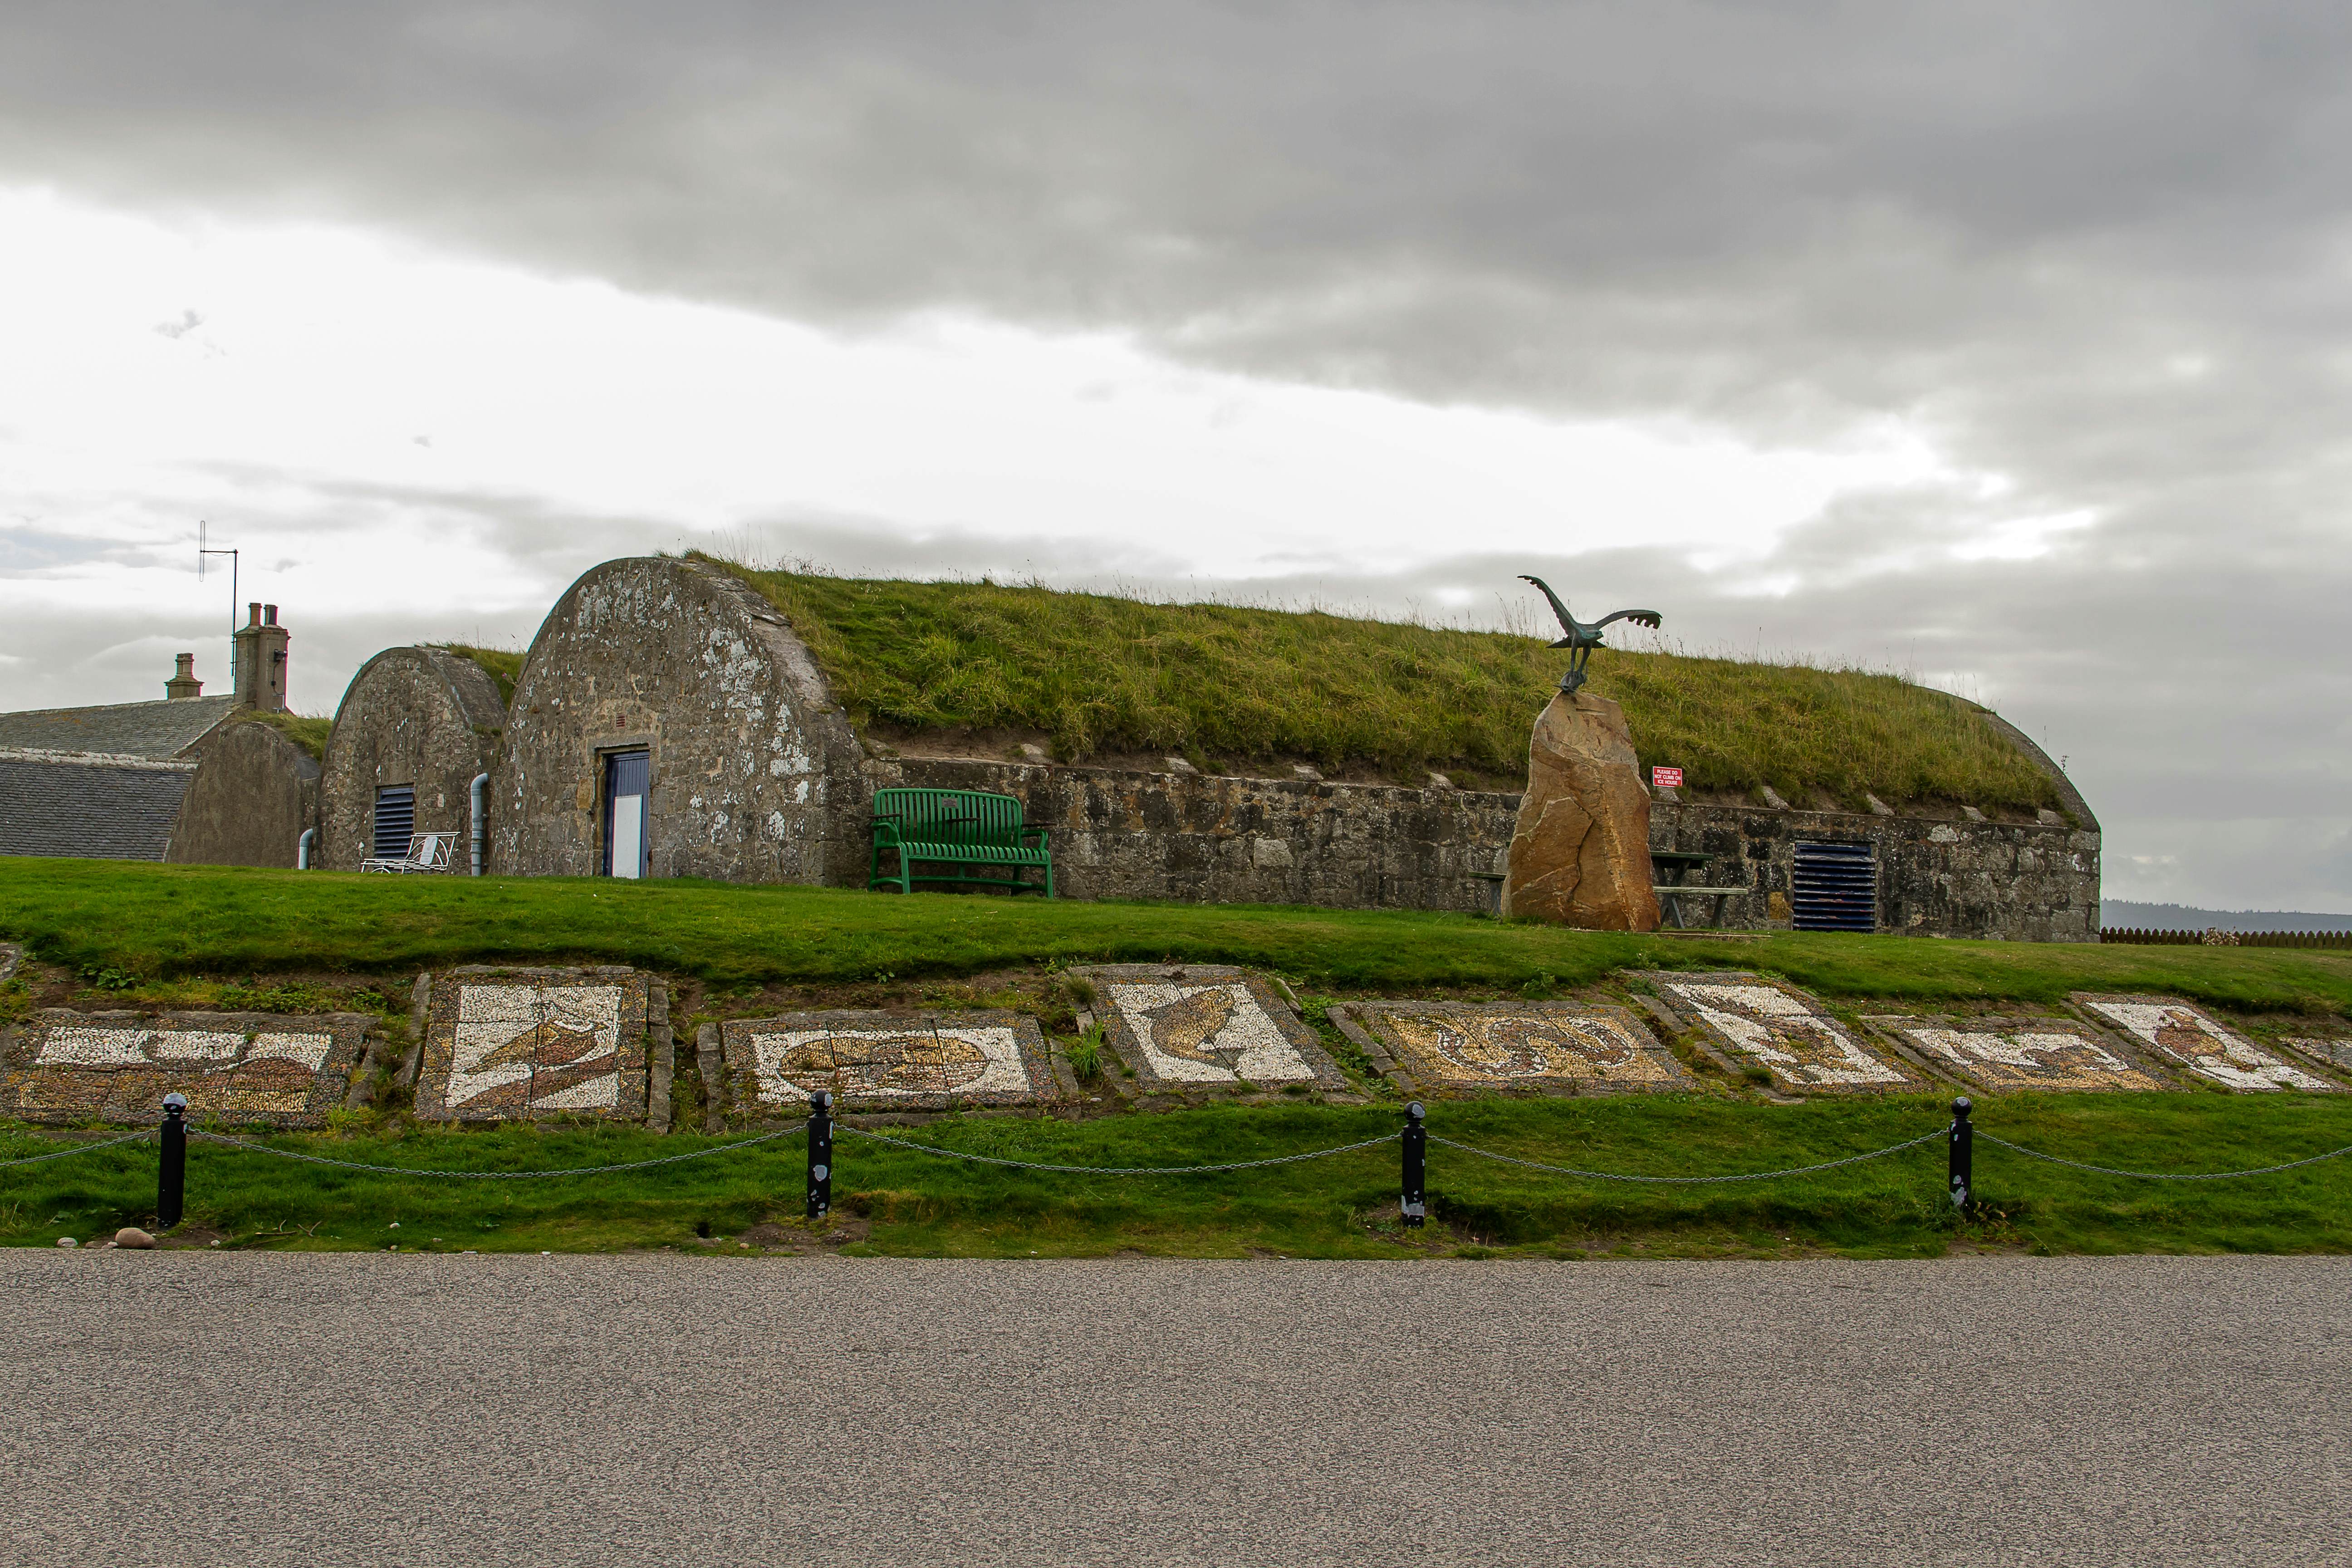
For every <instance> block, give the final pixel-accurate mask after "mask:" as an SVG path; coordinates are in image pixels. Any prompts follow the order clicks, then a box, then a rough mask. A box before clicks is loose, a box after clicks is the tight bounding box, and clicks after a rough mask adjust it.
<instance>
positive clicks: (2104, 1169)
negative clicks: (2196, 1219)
mask: <svg viewBox="0 0 2352 1568" xmlns="http://www.w3.org/2000/svg"><path fill="white" fill-rule="evenodd" d="M1977 1136H1978V1137H1979V1138H1981V1139H1983V1140H1984V1141H1985V1142H1988V1143H1998V1144H2000V1146H2001V1147H2002V1148H2004V1149H2007V1150H2010V1151H2011V1152H2015V1153H2019V1154H2022V1155H2024V1156H2025V1157H2026V1158H2027V1159H2029V1160H2046V1161H2048V1162H2049V1163H2051V1164H2053V1165H2071V1166H2073V1167H2074V1169H2075V1170H2077V1171H2096V1172H2098V1173H2100V1174H2101V1175H2103V1176H2137V1178H2139V1179H2140V1180H2141V1181H2143V1182H2225V1181H2228V1180H2229V1179H2231V1177H2233V1176H2267V1175H2269V1174H2271V1173H2273V1172H2275V1171H2292V1170H2294V1168H2295V1167H2297V1166H2298V1165H2316V1164H2318V1163H2320V1162H2321V1161H2322V1160H2334V1159H2337V1158H2340V1157H2341V1156H2343V1155H2346V1154H2352V1143H2347V1144H2346V1145H2345V1146H2344V1147H2343V1148H2341V1149H2330V1150H2329V1151H2328V1152H2326V1153H2325V1154H2314V1155H2313V1156H2312V1157H2311V1158H2310V1159H2308V1160H2289V1161H2288V1162H2287V1163H2285V1164H2284V1165H2257V1166H2255V1167H2254V1168H2253V1169H2252V1170H2251V1171H2119V1170H2117V1169H2116V1167H2114V1166H2113V1165H2086V1164H2084V1163H2083V1162H2082V1161H2080V1160H2062V1159H2060V1158H2059V1157H2058V1156H2057V1155H2055V1154H2045V1153H2043V1152H2042V1151H2041V1150H2039V1149H2028V1148H2027V1147H2025V1145H2023V1144H2022V1143H2012V1142H2010V1141H2009V1140H2008V1139H2006V1138H1996V1137H1994V1136H1993V1135H1992V1134H1991V1133H1990V1132H1988V1131H1985V1130H1984V1129H1983V1128H1981V1127H1979V1128H1978V1129H1977Z"/></svg>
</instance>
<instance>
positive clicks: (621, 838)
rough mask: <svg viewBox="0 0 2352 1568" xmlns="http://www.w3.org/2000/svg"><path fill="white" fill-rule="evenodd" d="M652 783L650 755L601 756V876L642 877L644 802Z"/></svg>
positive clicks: (644, 868)
mask: <svg viewBox="0 0 2352 1568" xmlns="http://www.w3.org/2000/svg"><path fill="white" fill-rule="evenodd" d="M652 780H653V753H652V752H606V753H605V755H604V875H606V876H607V877H628V878H631V879H635V878H638V877H642V876H644V875H645V874H646V798H647V795H648V793H649V790H650V786H651V784H652Z"/></svg>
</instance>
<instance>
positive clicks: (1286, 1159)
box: [833, 1124, 1404, 1176]
mask: <svg viewBox="0 0 2352 1568" xmlns="http://www.w3.org/2000/svg"><path fill="white" fill-rule="evenodd" d="M833 1131H834V1132H835V1135H836V1136H838V1137H843V1138H863V1139H865V1140H866V1142H869V1143H895V1144H897V1145H898V1147H899V1148H901V1149H915V1150H919V1151H920V1152H923V1153H926V1154H942V1155H945V1156H946V1157H947V1158H949V1159H950V1160H969V1161H971V1163H973V1164H976V1165H1008V1166H1011V1167H1013V1169H1015V1170H1021V1171H1065V1172H1072V1173H1076V1174H1078V1175H1084V1176H1196V1175H1202V1174H1205V1173H1210V1172H1213V1171H1255V1170H1257V1169H1259V1168H1261V1167H1263V1166H1266V1165H1295V1164H1297V1163H1299V1162H1300V1161H1302V1160H1320V1159H1324V1158H1326V1157H1328V1156H1329V1155H1332V1154H1346V1153H1349V1152H1353V1151H1355V1150H1358V1149H1370V1148H1371V1147H1372V1146H1373V1145H1375V1144H1378V1143H1393V1142H1396V1141H1397V1140H1398V1139H1400V1138H1402V1137H1403V1136H1404V1134H1403V1133H1402V1132H1401V1131H1399V1132H1383V1133H1382V1134H1381V1135H1380V1136H1379V1137H1378V1138H1367V1139H1365V1140H1364V1141H1363V1142H1360V1143H1342V1144H1340V1145H1339V1147H1338V1148H1336V1149H1316V1150H1313V1151H1311V1152H1307V1153H1305V1154H1277V1155H1276V1156H1275V1157H1274V1158H1273V1159H1271V1160H1234V1161H1229V1162H1228V1163H1224V1164H1222V1165H1048V1164H1045V1163H1042V1162H1039V1161H1035V1160H1001V1159H999V1158H997V1157H996V1156H995V1155H993V1154H967V1153H965V1152H963V1151H962V1150H961V1149H942V1148H940V1146H939V1145H938V1144H936V1143H917V1142H912V1141H911V1140H908V1139H905V1138H892V1137H890V1136H888V1135H887V1134H886V1133H881V1132H865V1131H859V1130H858V1129H856V1128H855V1127H844V1126H841V1125H838V1124H836V1125H835V1127H834V1130H833Z"/></svg>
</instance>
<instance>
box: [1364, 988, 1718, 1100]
mask: <svg viewBox="0 0 2352 1568" xmlns="http://www.w3.org/2000/svg"><path fill="white" fill-rule="evenodd" d="M1331 1021H1332V1022H1333V1023H1335V1024H1337V1025H1338V1026H1339V1030H1340V1032H1341V1033H1342V1034H1345V1035H1346V1036H1347V1037H1349V1039H1350V1040H1353V1041H1354V1042H1355V1043H1356V1044H1357V1045H1358V1046H1359V1047H1362V1049H1363V1052H1364V1054H1365V1056H1366V1057H1368V1058H1370V1060H1371V1063H1372V1065H1373V1066H1374V1067H1375V1068H1379V1069H1380V1071H1381V1076H1382V1077H1384V1078H1387V1079H1391V1080H1392V1081H1393V1082H1395V1083H1396V1084H1397V1086H1398V1087H1399V1088H1401V1089H1403V1090H1404V1091H1405V1092H1406V1093H1408V1094H1418V1095H1423V1096H1425V1097H1430V1098H1437V1097H1443V1096H1447V1095H1459V1094H1476V1093H1498V1094H1576V1093H1580V1092H1582V1093H1591V1092H1592V1091H1593V1090H1595V1089H1599V1090H1603V1091H1609V1090H1621V1089H1627V1090H1635V1091H1642V1090H1658V1089H1694V1088H1696V1087H1697V1081H1696V1079H1693V1078H1692V1077H1691V1075H1690V1071H1689V1069H1688V1068H1685V1067H1684V1066H1683V1064H1682V1063H1680V1062H1678V1061H1676V1060H1675V1058H1674V1053H1673V1052H1671V1051H1669V1050H1667V1049H1666V1048H1665V1047H1664V1046H1661V1045H1660V1044H1659V1043H1658V1042H1657V1040H1656V1038H1655V1037H1653V1036H1652V1035H1651V1033H1650V1032H1649V1030H1647V1029H1645V1028H1643V1026H1641V1024H1640V1023H1639V1022H1638V1021H1636V1020H1635V1018H1634V1016H1633V1014H1632V1013H1630V1012H1628V1011H1626V1010H1625V1009H1624V1008H1622V1007H1612V1006H1608V1005H1601V1004H1595V1003H1587V1002H1498V1003H1489V1004H1483V1005H1482V1004H1478V1003H1470V1002H1388V1001H1377V1002H1351V1003H1349V1004H1348V1005H1345V1006H1340V1007H1334V1008H1332V1009H1331Z"/></svg>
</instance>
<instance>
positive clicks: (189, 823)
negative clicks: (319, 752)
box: [0, 604, 320, 867]
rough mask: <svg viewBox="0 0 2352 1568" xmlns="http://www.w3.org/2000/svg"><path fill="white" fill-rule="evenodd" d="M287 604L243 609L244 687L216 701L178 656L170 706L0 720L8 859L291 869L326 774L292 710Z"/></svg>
mask: <svg viewBox="0 0 2352 1568" xmlns="http://www.w3.org/2000/svg"><path fill="white" fill-rule="evenodd" d="M288 644H289V636H288V633H287V630H286V628H285V627H284V626H280V625H279V624H278V606H277V605H262V604H254V605H248V606H247V623H246V625H245V626H242V627H241V628H239V629H238V631H237V632H236V636H235V637H234V639H233V648H234V654H233V657H234V660H235V681H236V684H235V687H234V689H233V691H232V694H231V695H229V696H226V697H206V696H205V695H204V683H203V682H202V681H200V680H198V679H196V677H195V674H194V663H195V658H194V655H193V654H181V655H180V656H179V658H178V668H177V670H176V671H175V672H174V673H173V676H172V678H171V679H168V680H166V681H165V682H164V696H163V700H161V701H154V702H118V703H111V704H108V705H105V706H101V707H92V708H50V709H41V710H33V711H29V712H21V713H0V855H54V856H77V857H85V858H93V859H111V860H167V861H177V862H181V863H185V864H203V865H215V866H282V867H292V866H294V865H296V864H298V863H299V859H300V858H301V855H302V837H303V834H304V832H305V830H306V829H309V828H310V827H311V826H314V825H315V823H316V822H317V819H318V805H319V793H320V792H319V777H320V772H319V764H318V763H317V762H316V761H315V760H314V759H313V758H312V757H311V756H310V754H309V753H308V752H305V751H304V750H303V749H302V747H301V746H300V744H299V743H298V742H296V741H294V740H293V739H291V738H289V736H288V735H287V734H286V733H285V732H284V731H282V730H280V729H279V728H278V727H276V725H274V724H273V723H272V722H270V721H271V720H272V719H274V718H277V717H279V716H282V715H284V714H285V711H286V676H287V653H288Z"/></svg>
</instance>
